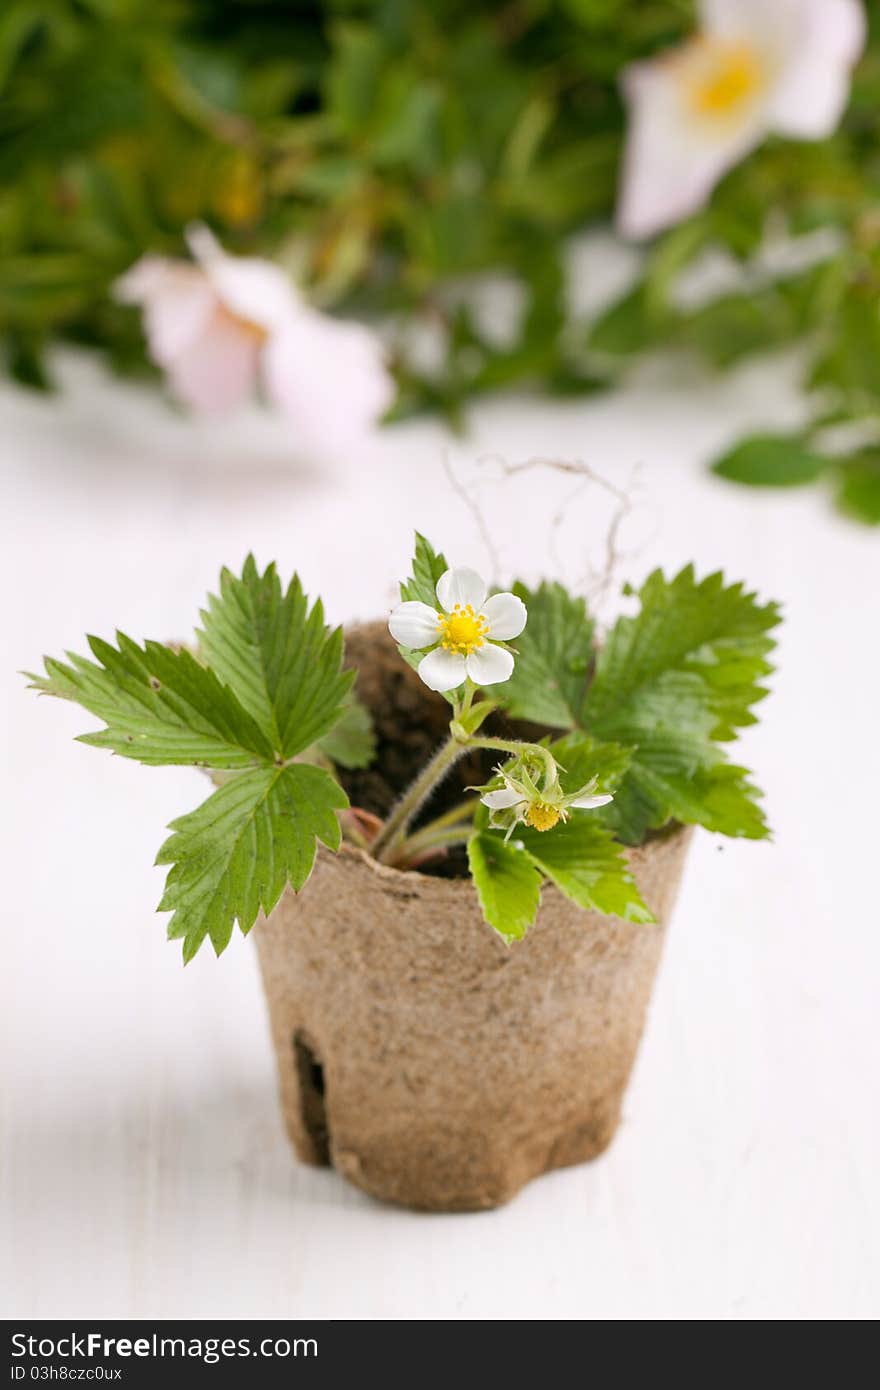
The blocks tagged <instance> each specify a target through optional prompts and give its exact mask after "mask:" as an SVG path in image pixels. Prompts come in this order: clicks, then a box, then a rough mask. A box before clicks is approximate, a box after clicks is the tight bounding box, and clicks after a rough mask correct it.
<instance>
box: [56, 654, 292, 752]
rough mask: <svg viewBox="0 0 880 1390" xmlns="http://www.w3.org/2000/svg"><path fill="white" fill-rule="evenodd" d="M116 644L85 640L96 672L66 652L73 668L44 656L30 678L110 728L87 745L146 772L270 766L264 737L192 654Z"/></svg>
mask: <svg viewBox="0 0 880 1390" xmlns="http://www.w3.org/2000/svg"><path fill="white" fill-rule="evenodd" d="M116 640H117V643H118V646H117V647H114V646H112V645H111V644H110V643H109V642H105V641H102V640H101V639H100V638H98V637H90V638H89V639H88V642H89V646H90V647H91V649H92V653H93V655H94V656H95V657H96V658H97V660H98V662H99V663H100V664H99V665H96V664H95V662H92V661H89V660H88V659H87V658H86V657H82V656H76V655H74V654H73V653H70V652H68V653H67V656H68V661H69V662H70V664H69V665H68V664H67V663H65V662H62V661H55V660H53V659H52V658H51V657H47V658H46V660H45V666H46V676H45V677H40V676H35V677H33V678H32V684H33V686H34V687H35V688H36V689H37V690H41V691H43V692H44V693H45V694H47V695H56V696H59V697H60V698H62V699H65V700H74V701H76V702H77V703H78V704H80V705H82V706H83V707H84V708H85V709H87V710H89V711H90V713H92V714H94V715H97V717H98V718H99V719H103V721H104V722H105V724H106V725H107V728H106V729H104V730H102V731H101V732H100V733H95V734H82V735H81V736H80V741H81V742H82V743H88V744H91V745H92V746H93V747H95V748H110V749H112V751H113V752H114V753H119V754H120V755H121V756H122V757H124V758H135V759H136V760H137V761H138V762H141V763H146V764H147V765H148V766H158V765H162V764H169V763H180V764H194V765H196V766H199V767H213V768H246V767H254V766H256V765H258V764H260V763H266V762H271V761H272V759H273V748H272V745H271V743H270V742H269V740H268V739H267V738H266V735H265V733H264V732H263V730H262V729H261V728H260V727H259V725H258V724H257V723H256V721H255V720H254V719H252V718H251V715H250V714H249V713H248V711H247V710H246V709H244V708H243V707H242V706H241V704H240V703H239V701H238V700H237V698H236V696H235V694H234V692H233V691H232V690H231V689H230V688H229V687H228V686H226V685H223V684H222V683H221V682H220V681H219V680H218V679H217V676H216V675H215V674H214V672H213V671H210V670H208V669H207V668H206V667H205V666H202V665H201V664H200V663H199V662H198V661H196V660H195V658H194V657H193V655H192V653H191V652H189V651H187V650H186V649H181V650H178V651H175V650H172V649H171V648H169V647H165V646H163V645H162V644H161V643H160V642H145V643H144V646H143V647H139V646H138V645H137V643H136V642H133V641H132V640H131V638H130V637H126V636H125V634H124V633H122V632H118V633H117V634H116Z"/></svg>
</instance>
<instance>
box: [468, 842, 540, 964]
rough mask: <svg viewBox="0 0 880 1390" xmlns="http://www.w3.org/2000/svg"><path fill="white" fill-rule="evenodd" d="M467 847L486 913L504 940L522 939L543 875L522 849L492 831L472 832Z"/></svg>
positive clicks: (529, 924) (535, 911) (533, 911)
mask: <svg viewBox="0 0 880 1390" xmlns="http://www.w3.org/2000/svg"><path fill="white" fill-rule="evenodd" d="M467 848H468V862H469V864H470V869H471V875H472V877H473V880H474V885H475V887H476V890H477V895H478V896H479V899H480V906H481V907H482V909H483V916H484V917H485V919H486V921H487V922H488V923H489V925H490V927H494V928H495V930H496V931H497V932H498V934H499V935H500V936H503V937H504V940H505V941H520V940H521V939H522V938H523V937H524V936H525V934H526V932H527V931H528V929H529V927H530V926H531V925H532V923H533V922H534V920H535V914H536V913H537V911H538V904H539V902H540V899H541V875H540V874H539V873H538V871H537V869H536V868H535V866H534V864H533V862H532V860H531V859H530V858H529V856H528V855H527V854H525V853H524V851H523V850H521V849H517V847H516V846H515V845H512V844H505V842H504V840H503V839H502V837H501V836H500V835H493V834H492V833H491V831H487V830H484V831H480V832H478V833H477V834H476V835H473V836H471V838H470V840H469V841H468V847H467Z"/></svg>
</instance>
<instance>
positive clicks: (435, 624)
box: [388, 569, 528, 690]
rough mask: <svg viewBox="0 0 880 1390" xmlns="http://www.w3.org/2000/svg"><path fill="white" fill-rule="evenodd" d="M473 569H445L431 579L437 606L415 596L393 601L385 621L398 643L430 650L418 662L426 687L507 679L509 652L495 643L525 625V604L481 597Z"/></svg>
mask: <svg viewBox="0 0 880 1390" xmlns="http://www.w3.org/2000/svg"><path fill="white" fill-rule="evenodd" d="M487 593H488V589H487V586H486V584H485V583H484V581H483V580H482V579H481V578H480V576H479V575H478V574H477V573H475V571H474V570H469V569H457V570H447V571H446V573H445V574H443V575H441V576H440V578H439V579H438V581H437V607H436V608H431V607H430V605H429V604H427V603H421V602H419V600H418V599H409V600H407V602H406V603H399V604H398V605H397V607H396V608H395V610H394V612H393V613H392V614H391V617H390V618H389V620H388V627H389V629H390V631H391V636H392V637H393V638H394V640H395V642H399V643H400V645H401V646H402V647H412V648H413V649H414V650H415V651H422V650H423V649H424V648H425V647H431V648H432V650H431V651H429V652H428V654H427V655H426V656H423V657H422V660H421V661H420V662H419V667H418V670H419V675H420V676H421V678H422V680H423V681H424V682H425V685H427V686H430V688H431V689H432V690H454V689H455V688H456V686H459V685H463V684H464V681H465V679H466V678H467V677H468V676H469V677H470V679H471V680H472V681H473V682H474V684H475V685H480V686H483V685H498V684H499V683H500V682H501V681H506V680H509V679H510V676H511V674H512V672H513V655H512V653H511V652H509V651H507V650H506V649H505V648H504V647H499V646H497V645H496V643H498V642H507V641H509V640H510V639H511V638H513V637H518V636H519V634H520V633H521V632H522V630H523V628H524V627H525V625H526V618H527V616H528V615H527V613H526V606H525V604H524V603H523V601H522V599H519V598H517V597H516V595H515V594H493V595H492V597H491V598H487V597H486V595H487Z"/></svg>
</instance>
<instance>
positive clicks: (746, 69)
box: [685, 0, 770, 116]
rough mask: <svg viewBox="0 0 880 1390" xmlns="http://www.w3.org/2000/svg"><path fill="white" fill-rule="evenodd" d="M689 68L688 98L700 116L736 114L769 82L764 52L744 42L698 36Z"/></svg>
mask: <svg viewBox="0 0 880 1390" xmlns="http://www.w3.org/2000/svg"><path fill="white" fill-rule="evenodd" d="M767 3H770V0H767ZM688 68H689V71H688V72H687V76H686V79H685V80H686V87H687V95H688V101H689V102H690V105H691V106H692V107H693V109H694V111H696V113H697V114H698V115H700V116H729V115H734V114H736V113H737V112H738V110H739V109H740V108H741V107H742V106H744V105H745V104H746V103H747V102H749V101H750V100H751V98H753V97H754V96H755V94H756V93H757V92H758V91H760V89H761V88H762V87H763V86H764V84H765V77H766V74H765V71H764V64H763V62H762V60H761V56H760V54H758V53H757V52H756V51H755V49H754V48H752V46H751V45H750V44H748V43H745V42H743V41H732V40H723V39H708V38H703V39H697V40H696V42H695V44H694V45H693V49H692V54H691V62H690V63H689V64H688Z"/></svg>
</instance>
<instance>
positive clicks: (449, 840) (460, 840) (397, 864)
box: [383, 822, 473, 868]
mask: <svg viewBox="0 0 880 1390" xmlns="http://www.w3.org/2000/svg"><path fill="white" fill-rule="evenodd" d="M472 834H473V826H472V825H471V824H470V822H468V823H467V824H466V825H454V826H451V827H450V828H449V829H448V830H439V831H438V832H437V833H436V834H435V835H429V836H426V837H425V839H422V836H421V832H419V834H418V835H413V836H412V838H411V839H404V840H401V841H400V843H399V844H398V846H397V849H396V850H395V852H394V857H393V858H392V859H389V860H385V861H383V862H385V863H389V864H391V865H392V867H394V868H406V866H407V865H408V864H412V863H413V861H420V860H421V859H422V858H424V857H425V856H427V855H430V854H432V853H434V852H436V851H438V850H442V849H449V848H451V846H452V845H465V844H467V842H468V840H469V839H470V838H471V835H472Z"/></svg>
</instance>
